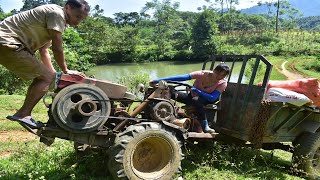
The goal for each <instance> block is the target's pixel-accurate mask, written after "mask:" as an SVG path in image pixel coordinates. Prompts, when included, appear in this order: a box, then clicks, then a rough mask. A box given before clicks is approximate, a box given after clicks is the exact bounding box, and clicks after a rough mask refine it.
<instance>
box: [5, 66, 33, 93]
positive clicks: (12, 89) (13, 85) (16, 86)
mask: <svg viewBox="0 0 320 180" xmlns="http://www.w3.org/2000/svg"><path fill="white" fill-rule="evenodd" d="M30 83H31V82H30V81H23V80H22V79H20V78H19V77H17V76H16V75H14V74H13V73H11V72H10V71H8V70H7V69H6V68H5V67H3V66H0V94H10V95H11V94H25V93H26V90H27V87H28V85H29V84H30Z"/></svg>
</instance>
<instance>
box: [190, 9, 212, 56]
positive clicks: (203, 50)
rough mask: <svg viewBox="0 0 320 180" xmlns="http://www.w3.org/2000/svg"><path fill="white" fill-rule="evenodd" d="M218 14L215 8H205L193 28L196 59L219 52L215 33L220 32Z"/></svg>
mask: <svg viewBox="0 0 320 180" xmlns="http://www.w3.org/2000/svg"><path fill="white" fill-rule="evenodd" d="M217 19H218V16H217V14H216V13H215V12H214V11H213V10H204V11H203V12H202V13H201V14H200V16H199V18H198V20H197V22H196V23H195V25H194V26H193V29H192V35H191V37H192V40H193V43H192V51H193V53H194V55H195V58H196V59H201V60H203V59H206V58H208V56H209V55H211V54H214V53H216V52H217V45H216V41H215V38H214V35H216V34H217V33H218V24H217V23H216V22H217Z"/></svg>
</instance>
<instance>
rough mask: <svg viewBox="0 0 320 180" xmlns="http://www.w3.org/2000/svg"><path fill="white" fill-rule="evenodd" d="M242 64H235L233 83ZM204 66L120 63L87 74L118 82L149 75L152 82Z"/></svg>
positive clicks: (94, 69) (208, 66)
mask: <svg viewBox="0 0 320 180" xmlns="http://www.w3.org/2000/svg"><path fill="white" fill-rule="evenodd" d="M218 63H219V62H216V64H215V65H217V64H218ZM227 64H229V65H230V68H231V63H228V62H227ZM241 64H242V63H241V62H236V63H235V67H234V70H233V72H232V76H231V78H230V81H231V82H236V81H237V80H238V75H239V73H238V72H239V71H240V68H241ZM202 65H203V63H202V62H197V63H194V62H150V63H139V64H137V63H118V64H108V65H102V66H96V67H93V68H91V70H90V71H89V72H87V74H88V75H93V76H94V77H95V78H96V79H101V80H110V81H113V82H117V81H118V80H119V78H120V77H122V76H130V75H133V74H136V73H147V74H149V77H150V80H152V79H157V78H161V77H166V76H173V75H181V74H187V73H190V72H192V71H197V70H201V69H202ZM209 68H210V65H209V64H208V65H207V67H206V69H209Z"/></svg>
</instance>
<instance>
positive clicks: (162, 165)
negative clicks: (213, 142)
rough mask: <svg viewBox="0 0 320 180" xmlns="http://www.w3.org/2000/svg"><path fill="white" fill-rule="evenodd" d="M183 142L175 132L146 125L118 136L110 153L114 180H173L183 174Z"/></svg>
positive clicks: (135, 126) (149, 123)
mask: <svg viewBox="0 0 320 180" xmlns="http://www.w3.org/2000/svg"><path fill="white" fill-rule="evenodd" d="M182 159H183V154H182V151H181V142H180V141H179V140H178V138H177V136H176V133H175V131H174V130H173V129H171V128H168V127H166V126H164V125H163V124H160V123H154V122H146V123H140V124H136V125H132V126H129V127H128V128H127V129H126V130H125V131H124V132H122V133H119V134H118V135H117V137H116V139H115V144H114V145H113V146H112V147H111V149H110V150H109V163H108V167H109V171H110V173H111V174H112V176H113V177H114V178H115V179H122V178H123V179H161V180H162V179H171V178H172V176H173V175H174V174H175V173H176V172H177V171H179V170H180V165H181V160H182Z"/></svg>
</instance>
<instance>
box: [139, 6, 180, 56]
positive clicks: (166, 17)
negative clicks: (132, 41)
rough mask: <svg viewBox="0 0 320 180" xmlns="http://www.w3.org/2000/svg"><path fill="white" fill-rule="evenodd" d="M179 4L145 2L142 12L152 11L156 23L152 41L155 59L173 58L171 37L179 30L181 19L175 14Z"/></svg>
mask: <svg viewBox="0 0 320 180" xmlns="http://www.w3.org/2000/svg"><path fill="white" fill-rule="evenodd" d="M179 5H180V4H179V3H177V2H175V3H171V0H163V1H162V2H160V1H159V0H153V1H152V2H147V3H146V5H145V7H144V8H143V9H142V12H143V13H145V12H146V11H148V10H152V11H154V15H153V18H154V20H155V22H156V25H155V30H154V37H153V41H154V42H155V44H156V46H157V48H156V50H155V51H156V54H157V57H156V59H171V58H173V57H174V51H175V49H174V47H173V46H172V37H173V35H174V34H175V32H176V31H179V28H181V27H182V26H181V22H182V21H181V20H180V19H181V18H180V17H179V16H178V14H177V9H178V8H179Z"/></svg>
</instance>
